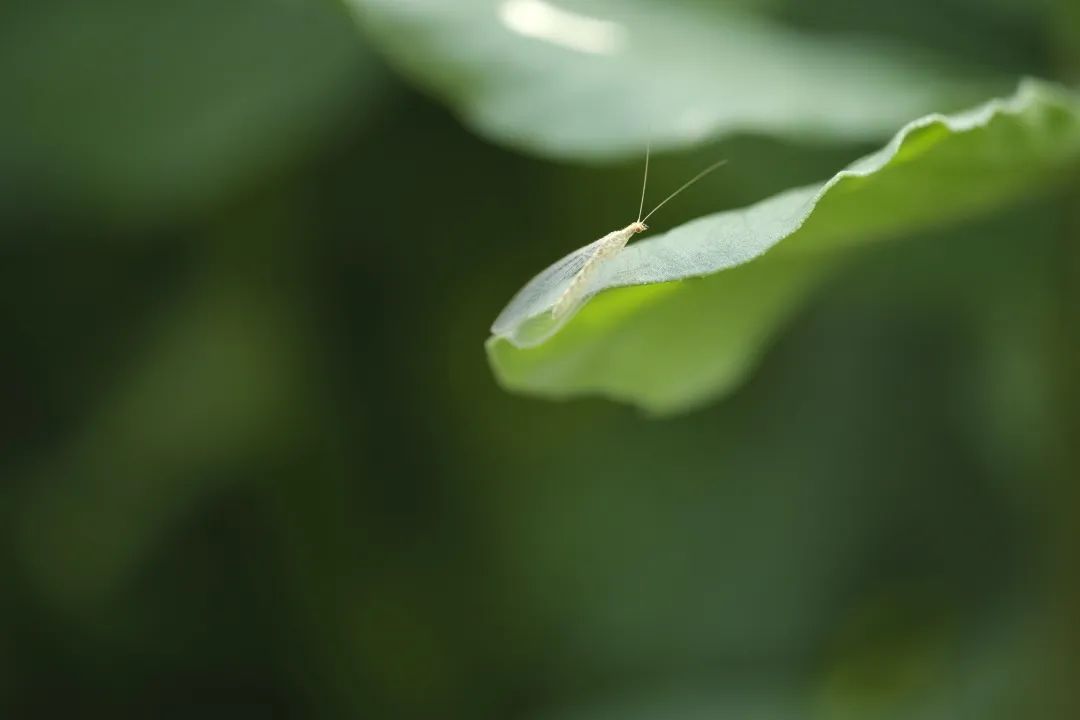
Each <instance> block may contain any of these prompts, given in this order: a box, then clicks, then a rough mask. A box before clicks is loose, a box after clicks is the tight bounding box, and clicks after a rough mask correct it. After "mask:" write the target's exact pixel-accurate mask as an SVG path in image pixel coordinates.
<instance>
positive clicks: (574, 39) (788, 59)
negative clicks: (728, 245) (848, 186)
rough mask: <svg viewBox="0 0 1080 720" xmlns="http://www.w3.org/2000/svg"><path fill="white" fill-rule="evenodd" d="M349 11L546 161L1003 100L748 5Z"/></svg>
mask: <svg viewBox="0 0 1080 720" xmlns="http://www.w3.org/2000/svg"><path fill="white" fill-rule="evenodd" d="M347 1H348V2H349V4H350V5H351V6H352V7H353V8H355V10H356V12H357V16H358V18H359V19H360V21H361V23H362V24H363V25H364V26H365V27H366V28H367V29H368V30H370V36H371V39H372V41H373V42H374V43H375V44H376V45H378V46H380V47H381V48H382V50H383V51H384V52H385V53H386V54H387V55H388V56H389V58H390V60H391V61H392V62H393V63H394V64H395V65H397V66H398V67H399V68H400V69H401V70H402V71H403V72H405V73H406V74H408V75H409V76H410V77H412V78H413V79H414V80H415V81H416V82H418V83H419V84H421V85H423V86H424V87H426V88H428V89H429V90H430V91H432V92H433V93H434V94H435V95H436V96H438V97H439V98H440V99H442V100H443V101H445V102H446V103H447V104H449V105H451V106H452V107H453V108H454V109H455V110H456V111H457V112H458V113H459V114H460V115H461V116H462V117H463V118H464V120H465V121H466V122H467V123H468V124H469V125H470V126H472V127H473V128H474V129H476V130H477V131H478V132H480V133H482V134H484V135H486V136H488V137H491V138H493V139H495V140H498V141H500V142H504V143H507V144H510V145H514V146H517V147H520V148H523V149H526V150H529V151H532V152H536V153H541V154H545V155H555V156H565V157H572V158H606V157H617V156H620V155H626V154H632V155H637V154H638V153H640V152H641V149H642V148H643V147H644V146H645V144H646V142H650V141H651V142H652V143H653V146H654V147H668V148H670V147H677V146H684V145H689V144H694V143H697V142H699V141H701V140H703V139H705V138H714V137H719V136H722V135H726V134H729V133H733V132H740V131H750V132H770V133H778V134H783V135H793V136H800V137H802V136H807V137H815V138H842V139H849V138H858V139H875V140H876V139H878V138H881V137H884V136H886V135H887V134H888V133H890V132H892V131H893V130H894V129H895V128H896V127H897V126H898V125H899V124H901V123H903V122H905V121H907V120H909V119H911V118H913V117H917V116H919V115H920V114H923V113H926V112H929V111H931V110H934V109H940V108H942V107H948V108H956V107H961V106H963V105H964V104H966V103H969V102H974V101H975V100H976V99H978V98H981V97H986V95H987V94H988V93H990V92H993V90H987V89H986V88H985V87H984V88H982V89H980V88H979V85H980V84H981V83H980V81H978V80H977V79H976V78H975V77H973V76H972V75H971V74H970V73H968V72H966V71H961V70H959V69H958V68H956V67H952V66H951V65H950V61H947V60H944V59H942V58H938V57H934V56H933V54H932V53H929V52H914V51H912V50H911V49H910V48H907V47H905V46H903V45H902V44H901V43H897V42H890V41H889V40H882V39H877V40H874V41H872V42H871V41H869V40H867V39H865V38H864V39H862V40H861V41H860V40H859V39H856V38H851V37H846V38H835V37H834V38H828V37H826V36H824V35H814V34H811V33H808V32H803V31H798V30H795V29H793V28H785V27H784V26H783V25H781V24H779V23H775V22H770V21H769V20H768V19H766V18H764V17H763V16H762V15H761V14H760V12H754V10H755V9H757V10H760V8H757V6H758V5H760V3H758V2H750V1H749V0H742V2H726V3H700V2H690V1H689V0H682V1H681V2H665V3H654V2H645V1H644V0H593V1H591V2H583V1H582V0H555V1H554V2H551V1H549V0H457V1H455V2H452V3H451V2H446V1H445V0H408V2H402V0H347ZM978 77H980V78H982V79H983V81H985V76H984V75H981V74H980V75H979V76H978ZM997 87H998V88H1000V86H997Z"/></svg>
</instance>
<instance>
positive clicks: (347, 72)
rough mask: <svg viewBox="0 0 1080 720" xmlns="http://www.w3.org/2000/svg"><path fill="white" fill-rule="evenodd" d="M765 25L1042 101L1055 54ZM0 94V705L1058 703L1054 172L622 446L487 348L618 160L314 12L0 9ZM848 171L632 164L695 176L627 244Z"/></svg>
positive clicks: (990, 33)
mask: <svg viewBox="0 0 1080 720" xmlns="http://www.w3.org/2000/svg"><path fill="white" fill-rule="evenodd" d="M403 1H404V0H403ZM448 1H449V0H448ZM758 4H759V5H763V6H766V7H767V9H768V10H769V12H771V13H772V14H773V15H774V16H776V17H778V18H781V19H782V20H783V21H785V22H788V23H790V24H792V25H793V26H795V27H801V28H804V29H806V30H807V31H808V32H809V31H814V32H826V33H836V34H837V35H838V36H839V37H843V36H844V35H845V34H854V33H867V32H869V33H880V34H885V35H899V36H902V37H903V38H904V39H906V40H907V41H908V42H910V43H913V44H916V45H922V46H925V47H932V48H936V49H938V50H947V51H948V52H950V53H952V54H954V55H955V56H957V57H961V58H964V59H966V60H967V61H968V62H970V63H973V64H975V65H980V66H985V67H988V68H993V69H994V71H995V72H1003V73H1013V74H1024V73H1028V74H1036V75H1040V76H1044V77H1049V78H1057V79H1069V75H1068V71H1069V67H1070V66H1069V62H1070V59H1069V58H1070V54H1071V52H1072V49H1073V48H1075V47H1076V45H1075V41H1074V38H1076V37H1080V33H1077V34H1075V35H1072V34H1071V33H1073V32H1074V30H1075V28H1076V25H1075V24H1073V23H1072V19H1071V18H1075V11H1073V9H1072V6H1071V3H1069V2H1063V3H1061V4H1060V7H1056V6H1054V5H1053V4H1052V3H1049V2H1047V3H1026V2H1019V0H1018V1H1017V2H1007V0H994V1H989V0H987V1H986V2H976V0H949V1H947V2H926V3H915V4H900V3H862V4H859V11H858V12H853V11H852V10H851V8H850V7H849V4H848V3H842V2H827V3H814V4H811V5H808V4H801V3H795V2H791V3H782V2H779V1H777V2H763V3H758ZM871 6H873V7H874V8H877V10H875V11H871V10H870V9H868V8H870V7H871ZM1070 13H1072V16H1071V18H1070ZM1073 57H1075V55H1073ZM0 81H2V87H0V93H2V96H3V98H4V101H3V103H2V106H0V234H2V235H0V317H2V318H3V321H4V322H3V340H2V341H0V714H2V715H3V717H12V718H24V717H53V716H62V715H63V716H67V714H68V713H69V712H70V708H72V707H77V708H79V710H78V712H79V713H80V714H82V715H86V716H95V715H97V714H102V715H104V716H109V715H110V714H111V715H112V716H114V717H128V716H130V717H229V718H236V717H269V716H271V715H272V716H274V717H388V718H389V717H392V718H399V717H400V718H519V717H520V718H532V717H551V718H564V717H565V718H580V719H581V720H594V719H595V720H601V719H605V720H606V719H607V718H611V719H612V720H614V719H618V720H623V719H637V718H641V720H646V719H651V718H657V719H658V720H682V719H683V718H686V719H687V720H690V719H691V718H693V719H695V720H696V719H697V718H706V717H708V718H727V717H731V718H739V719H741V720H788V719H789V718H791V719H792V720H795V719H798V720H802V719H803V718H845V719H846V718H892V717H897V718H905V719H906V720H911V719H913V718H918V719H922V718H927V719H930V718H942V719H943V720H945V719H948V720H956V719H957V718H966V717H978V718H981V719H985V718H991V717H1001V718H1021V717H1025V718H1026V717H1040V718H1047V717H1069V716H1068V715H1066V714H1065V713H1066V712H1067V710H1064V709H1063V708H1064V707H1065V705H1064V704H1063V701H1061V698H1063V697H1064V698H1068V697H1069V696H1070V695H1071V693H1070V692H1069V690H1068V686H1069V685H1070V683H1071V680H1072V679H1073V673H1071V672H1070V669H1071V667H1073V666H1070V662H1071V661H1070V659H1069V657H1068V656H1062V655H1060V654H1059V648H1058V644H1059V643H1058V641H1059V640H1061V639H1062V638H1066V639H1067V638H1069V637H1070V633H1077V628H1078V626H1080V625H1078V622H1077V621H1078V618H1077V613H1076V611H1075V607H1074V604H1073V603H1072V602H1071V601H1070V600H1069V598H1070V597H1075V595H1073V596H1070V595H1068V593H1069V592H1075V587H1076V586H1075V580H1076V577H1075V575H1073V574H1071V573H1070V570H1069V568H1070V567H1072V566H1073V565H1074V564H1075V563H1073V562H1072V560H1074V559H1075V553H1074V552H1073V550H1074V549H1075V548H1077V547H1080V543H1077V544H1076V545H1070V544H1069V543H1070V542H1075V537H1074V535H1070V533H1069V532H1068V528H1069V527H1071V526H1072V525H1073V524H1075V517H1076V514H1075V508H1076V500H1077V495H1076V492H1075V490H1074V489H1073V487H1072V485H1073V484H1074V481H1075V480H1076V479H1077V477H1078V473H1077V472H1076V468H1077V467H1080V465H1077V464H1075V462H1076V457H1075V449H1074V448H1073V441H1074V439H1076V428H1077V427H1080V425H1077V424H1076V417H1077V404H1076V403H1075V402H1074V400H1075V395H1069V393H1070V392H1073V393H1074V392H1075V388H1076V384H1075V374H1074V373H1073V370H1074V369H1075V368H1076V366H1075V365H1071V364H1070V363H1071V362H1073V361H1072V360H1071V358H1074V357H1075V352H1076V347H1077V345H1076V344H1075V340H1076V338H1077V335H1076V334H1074V333H1075V326H1076V323H1077V318H1076V308H1077V295H1076V293H1075V287H1076V285H1075V278H1074V277H1070V276H1069V274H1068V272H1069V270H1068V268H1069V267H1070V263H1074V262H1075V258H1076V253H1077V242H1076V239H1077V234H1076V233H1077V230H1076V227H1077V225H1076V223H1077V220H1076V211H1075V208H1076V206H1077V197H1080V195H1077V190H1076V188H1073V189H1072V190H1069V189H1066V190H1063V191H1061V192H1060V193H1058V194H1056V195H1053V196H1050V197H1043V198H1040V199H1033V200H1031V201H1029V202H1027V203H1026V204H1025V205H1024V206H1022V207H1019V208H1012V209H1008V210H1004V211H1001V212H999V213H997V214H996V215H994V216H992V217H988V218H983V219H981V220H980V221H978V222H975V223H971V224H968V225H965V226H962V227H951V228H944V229H941V230H939V231H935V232H932V233H927V234H925V235H924V236H919V237H912V238H906V239H904V240H903V241H898V242H895V243H891V244H889V245H886V246H884V247H881V248H878V249H876V250H875V251H874V252H869V253H864V254H862V255H859V256H853V257H852V259H851V263H850V270H849V272H847V273H845V274H844V275H842V276H841V278H840V279H839V280H838V281H837V282H834V283H832V284H831V285H830V286H829V287H827V288H826V289H825V290H824V291H823V292H822V293H820V294H819V295H818V296H817V297H816V298H815V300H814V302H813V303H812V304H811V306H810V307H808V308H806V309H805V310H804V311H803V312H801V313H800V314H799V315H798V317H797V320H796V322H795V323H794V324H793V326H792V327H791V328H790V329H789V331H788V332H787V333H785V334H784V336H783V337H782V339H781V340H780V341H779V342H778V343H776V344H775V346H774V347H772V348H770V350H769V352H768V353H767V355H766V357H765V358H764V360H763V362H762V365H761V367H760V368H759V370H758V371H757V372H756V373H755V374H754V376H753V378H752V379H751V381H750V382H749V383H748V384H747V385H745V386H744V387H742V388H741V389H740V390H739V391H738V392H737V393H735V394H734V395H733V396H731V397H729V398H727V399H725V400H724V401H722V402H720V403H718V404H716V405H714V406H712V407H711V408H709V409H707V410H704V411H699V412H696V413H693V414H691V415H687V416H684V417H681V418H678V419H674V420H668V421H663V422H656V421H650V420H648V419H646V418H644V417H643V416H641V415H640V414H639V413H637V412H634V411H632V410H629V409H626V408H622V407H618V406H614V405H610V404H607V403H604V402H602V401H579V402H573V403H566V404H548V403H544V402H540V401H536V400H529V399H522V398H517V397H513V396H510V395H508V394H505V393H503V392H502V391H500V390H499V389H498V388H497V387H496V386H495V384H494V381H493V380H492V378H491V375H490V373H489V371H488V369H487V367H486V365H485V359H484V354H483V348H482V342H483V340H484V339H485V337H486V333H487V327H488V325H489V324H490V321H491V320H492V318H494V316H495V314H496V313H497V312H498V310H499V308H500V307H501V306H502V304H503V303H504V302H505V301H506V300H507V299H508V298H509V297H510V295H511V294H512V293H513V292H514V291H515V290H516V289H517V288H518V287H520V285H521V284H522V282H524V281H525V280H526V279H527V278H528V277H529V276H530V275H531V274H532V273H534V272H536V271H537V270H539V269H540V268H542V267H544V266H545V265H546V264H547V263H548V262H550V261H551V260H552V259H554V258H556V257H558V256H560V255H561V254H564V253H565V252H567V251H568V250H570V249H572V248H574V247H577V246H580V245H583V244H585V243H586V242H588V241H590V240H592V239H594V238H595V237H597V236H599V235H600V234H602V233H604V232H607V231H608V230H610V229H611V228H614V227H621V226H622V225H624V224H625V223H626V222H627V221H628V219H632V214H633V211H634V205H635V202H636V199H637V190H638V186H637V183H638V182H639V172H640V162H638V161H634V162H630V163H627V164H624V165H615V166H602V167H588V166H571V165H565V164H554V163H550V162H545V161H542V160H539V159H533V158H528V157H523V156H521V155H517V154H514V153H513V152H510V151H507V150H504V149H500V148H499V147H496V146H493V145H490V144H488V143H486V142H485V141H484V140H482V139H480V138H477V137H475V136H474V135H471V134H470V133H469V132H467V131H466V130H464V129H463V128H462V127H461V126H460V125H459V124H458V123H457V122H456V121H455V120H454V119H453V118H452V117H451V116H450V115H449V114H448V113H447V112H446V111H445V110H443V109H442V108H440V107H439V106H437V105H435V104H433V103H432V102H431V101H429V100H427V99H425V98H424V97H423V96H422V95H420V94H417V93H416V92H415V91H413V90H411V89H410V87H409V86H408V85H407V84H405V83H404V82H402V81H401V80H399V79H398V78H397V77H396V76H395V75H394V74H393V72H392V71H391V70H389V69H388V68H387V67H385V66H384V65H383V63H382V62H381V61H380V60H379V58H378V57H376V56H375V55H374V54H372V53H371V52H370V51H369V50H367V49H366V41H365V39H364V37H363V35H362V33H361V32H359V31H358V30H357V29H356V28H355V26H354V25H353V24H352V22H351V20H350V18H349V17H348V15H347V14H346V13H345V11H344V10H343V9H342V8H340V7H338V6H336V5H334V4H333V3H331V2H318V1H317V0H304V1H301V0H295V1H293V2H285V1H284V0H282V1H279V2H275V1H273V0H235V1H233V2H221V1H216V2H211V0H193V1H191V2H182V3H160V4H159V3H147V2H139V1H137V0H104V1H102V2H94V3H85V2H74V0H70V1H65V0H50V1H49V2H28V1H26V0H15V1H14V2H12V3H6V4H5V6H4V8H3V9H0ZM869 149H871V148H869V147H866V146H843V145H834V146H817V147H814V146H805V145H795V144H791V143H786V142H782V141H778V140H773V139H768V138H764V137H741V138H736V139H731V140H728V141H725V142H723V143H718V144H716V145H710V146H707V147H703V148H698V149H695V150H693V151H688V152H686V153H683V154H681V155H676V154H669V155H663V156H660V157H656V158H654V161H655V165H654V174H653V176H652V182H653V183H654V185H653V187H655V188H667V187H673V186H675V185H676V184H677V183H678V182H679V181H680V180H681V179H682V178H684V177H686V176H687V174H688V171H689V170H690V169H691V168H694V167H698V166H700V165H701V158H703V157H704V158H713V157H716V156H717V155H718V154H720V155H723V156H727V157H729V158H730V159H731V162H730V165H729V167H728V168H727V169H725V170H724V171H723V172H722V173H721V174H718V175H717V176H715V177H714V178H713V179H710V180H709V181H708V183H709V190H708V191H704V190H699V191H698V192H697V193H696V194H688V195H687V196H686V197H685V198H683V199H680V202H679V203H678V204H674V203H673V204H672V206H671V207H670V211H667V210H665V212H666V213H667V214H666V215H665V216H664V217H663V219H662V224H663V226H664V227H673V226H675V225H677V224H678V223H680V222H683V221H685V220H687V219H690V218H692V217H695V216H696V215H699V214H702V213H704V212H707V211H710V210H713V209H715V208H717V207H737V206H740V205H743V204H746V203H750V202H753V201H755V200H757V199H760V198H763V197H766V196H767V195H769V194H772V193H775V192H778V191H780V190H783V189H785V188H788V187H792V186H795V185H799V184H802V183H806V182H812V181H815V180H820V179H824V178H826V177H828V176H830V175H831V174H832V173H833V172H835V171H836V170H837V169H838V168H840V167H842V166H843V165H844V164H845V163H847V162H849V161H850V160H853V159H854V158H856V157H858V156H859V155H860V154H862V153H863V152H865V151H867V150H869ZM657 192H659V190H657ZM1070 193H1071V194H1070ZM658 219H659V218H658ZM1070 537H1072V538H1073V540H1070ZM1066 652H1067V651H1066ZM1062 670H1064V672H1061V671H1062Z"/></svg>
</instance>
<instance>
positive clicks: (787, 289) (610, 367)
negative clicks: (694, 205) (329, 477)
mask: <svg viewBox="0 0 1080 720" xmlns="http://www.w3.org/2000/svg"><path fill="white" fill-rule="evenodd" d="M1078 159H1080V98H1078V97H1077V95H1075V94H1073V93H1071V92H1068V91H1066V90H1063V89H1061V88H1058V87H1056V86H1052V85H1049V84H1045V83H1038V82H1034V81H1031V82H1025V83H1024V84H1023V85H1022V86H1021V88H1020V89H1019V91H1018V92H1017V93H1016V94H1015V95H1014V96H1012V97H1010V98H1008V99H1004V100H993V101H990V102H988V103H986V104H984V105H982V106H980V107H977V108H975V109H973V110H970V111H967V112H963V113H959V114H956V115H952V116H945V115H929V116H926V117H924V118H921V119H919V120H916V121H915V122H912V123H910V124H909V125H907V126H906V127H904V128H903V129H902V130H901V131H900V132H899V133H898V134H897V135H896V136H895V137H894V138H893V140H892V141H891V142H890V143H888V145H886V146H885V147H884V148H882V149H881V150H879V151H878V152H876V153H873V154H871V155H869V156H867V157H865V158H862V159H861V160H858V161H857V162H855V163H852V164H851V165H850V166H848V167H847V168H845V169H844V170H842V171H840V172H839V173H837V174H836V175H835V176H833V177H832V178H831V179H829V180H828V181H826V182H824V183H822V184H820V185H816V186H809V187H804V188H799V189H795V190H790V191H787V192H784V193H781V194H779V195H776V196H774V197H772V198H769V199H767V200H764V201H762V202H760V203H758V204H756V205H753V206H750V207H747V208H742V209H739V210H730V211H724V212H720V213H716V214H713V215H708V216H705V217H702V218H699V219H697V220H694V221H691V222H689V223H686V224H685V225H682V226H680V227H677V228H675V229H674V230H671V231H670V232H667V233H665V234H663V235H659V236H655V237H651V238H647V239H644V240H641V241H639V242H637V243H634V244H631V245H630V246H628V247H627V248H626V249H625V250H624V251H623V252H622V253H621V254H620V255H618V256H616V257H615V258H613V259H612V260H610V261H609V262H608V263H607V264H606V266H605V267H603V268H602V269H601V270H600V271H598V272H597V273H595V275H594V277H593V280H592V282H591V283H590V284H589V286H588V290H587V292H586V293H585V294H584V296H583V299H582V303H581V306H580V308H579V309H580V312H577V313H576V314H574V313H571V314H568V315H566V316H564V317H560V318H554V317H553V316H552V314H551V312H550V308H551V306H552V304H553V303H554V299H555V298H557V297H558V295H559V294H560V293H561V290H562V288H563V287H565V284H566V283H567V282H568V279H566V278H565V277H563V276H564V275H565V274H564V273H557V272H556V273H552V272H550V269H549V270H548V271H544V272H542V273H540V274H539V275H538V276H537V277H536V278H534V279H533V280H532V281H531V282H530V283H528V284H527V285H526V286H525V287H524V288H523V289H522V290H521V291H520V292H519V293H518V295H517V296H515V298H514V299H513V300H511V302H510V303H509V305H508V306H507V307H506V309H505V310H504V311H503V312H502V313H501V314H500V315H499V317H498V318H497V319H496V321H495V324H494V325H493V327H492V333H493V335H492V337H491V338H490V339H489V340H488V343H487V350H488V355H489V358H490V361H491V364H492V367H493V369H494V371H495V373H496V376H497V377H498V378H499V380H500V382H501V383H502V384H503V385H504V386H505V387H507V388H509V389H512V390H517V391H521V392H528V393H532V394H540V395H544V396H548V397H572V396H577V395H585V394H600V395H604V396H608V397H611V398H614V399H618V400H623V401H626V402H630V403H633V404H636V405H639V406H641V407H643V408H646V409H648V410H651V411H655V412H675V411H680V410H684V409H687V408H689V407H692V406H695V405H699V404H701V403H703V402H705V401H707V400H708V399H710V398H713V397H715V396H717V395H720V394H722V393H723V392H725V391H727V390H730V389H731V388H732V387H734V386H735V385H736V384H738V383H739V382H740V381H741V380H742V379H743V377H744V376H745V375H746V374H747V372H748V371H749V370H750V369H751V368H752V367H753V364H754V361H755V359H756V358H757V357H758V355H760V353H761V352H762V349H763V347H764V346H765V345H766V343H767V341H768V340H769V339H770V338H771V337H772V336H773V334H774V333H775V332H776V330H777V329H778V328H779V327H780V326H781V325H782V324H783V322H784V320H785V319H787V318H788V317H790V315H791V314H792V313H793V312H795V311H796V310H797V309H798V308H799V307H800V305H801V304H802V302H803V300H804V298H805V297H806V296H807V294H808V293H809V292H810V291H811V290H812V289H813V288H814V287H815V285H816V284H817V283H818V282H820V281H821V280H822V279H823V278H824V277H826V276H827V275H828V273H829V272H831V271H832V270H833V269H834V268H836V267H837V266H838V264H839V263H840V262H842V260H843V259H844V257H845V256H847V255H848V253H846V252H844V250H845V249H850V248H856V247H861V246H866V245H869V244H872V243H874V242H877V241H880V240H882V239H885V238H889V237H894V236H898V235H903V234H905V233H910V232H913V231H916V230H919V229H923V228H928V227H932V226H934V225H939V224H943V223H947V222H950V221H956V220H959V219H962V218H965V217H969V216H973V215H976V214H978V213H980V212H985V211H988V210H991V209H993V208H996V207H999V206H1001V205H1003V204H1006V203H1008V202H1010V201H1014V200H1016V199H1018V198H1020V197H1023V196H1025V195H1028V194H1031V193H1033V192H1035V191H1036V190H1037V189H1039V188H1041V187H1045V186H1046V185H1047V184H1048V183H1050V182H1052V181H1053V180H1054V179H1055V178H1057V177H1059V176H1061V175H1062V174H1063V172H1064V171H1065V170H1066V169H1067V168H1068V167H1069V166H1074V165H1075V164H1076V163H1077V161H1078ZM583 250H587V248H586V249H583ZM577 252H578V253H581V252H582V251H577ZM574 255H575V254H571V256H574ZM751 261H753V262H751ZM565 262H566V258H564V259H563V260H562V261H560V263H565ZM558 265H559V263H556V266H558ZM556 266H553V267H556Z"/></svg>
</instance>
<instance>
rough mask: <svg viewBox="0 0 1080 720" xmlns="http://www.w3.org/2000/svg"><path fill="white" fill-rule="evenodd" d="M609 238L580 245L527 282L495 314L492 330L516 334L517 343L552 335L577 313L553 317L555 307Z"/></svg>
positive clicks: (499, 332)
mask: <svg viewBox="0 0 1080 720" xmlns="http://www.w3.org/2000/svg"><path fill="white" fill-rule="evenodd" d="M606 240H607V237H602V238H600V239H599V240H597V241H595V242H592V243H589V244H588V245H586V246H585V247H582V248H578V249H577V250H575V251H574V252H572V253H570V254H569V255H567V256H566V257H564V258H562V259H561V260H559V261H558V262H556V263H554V264H553V265H551V266H550V267H548V268H547V269H546V270H544V271H542V272H541V273H540V274H539V275H537V276H536V277H534V278H533V279H532V280H530V281H529V282H528V283H526V285H525V287H523V288H521V290H519V291H518V293H517V295H515V296H514V297H513V298H512V299H511V300H510V302H509V303H508V304H507V305H506V307H505V308H503V311H502V312H501V313H499V317H497V318H495V323H494V324H493V325H492V326H491V332H492V333H493V334H495V335H501V336H503V337H512V338H513V339H514V340H515V343H522V344H523V345H535V344H537V343H539V342H542V341H543V339H544V338H546V337H547V336H549V335H551V333H553V332H554V331H555V330H556V329H557V328H558V326H559V325H561V324H562V323H563V322H565V321H566V320H567V319H568V318H569V316H570V315H573V312H568V313H565V314H564V315H563V316H562V317H559V318H552V317H551V312H550V311H551V308H552V307H553V306H554V305H555V303H556V301H558V299H559V297H560V296H561V295H562V294H563V291H565V290H566V288H567V287H568V286H569V285H570V283H571V281H572V280H573V279H574V277H575V276H576V275H577V274H578V273H579V272H581V269H582V268H583V267H585V263H587V262H588V261H589V260H590V259H591V258H592V257H593V256H594V255H595V254H596V251H597V250H598V249H599V248H600V246H601V245H602V244H603V243H604V242H605V241H606Z"/></svg>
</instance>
